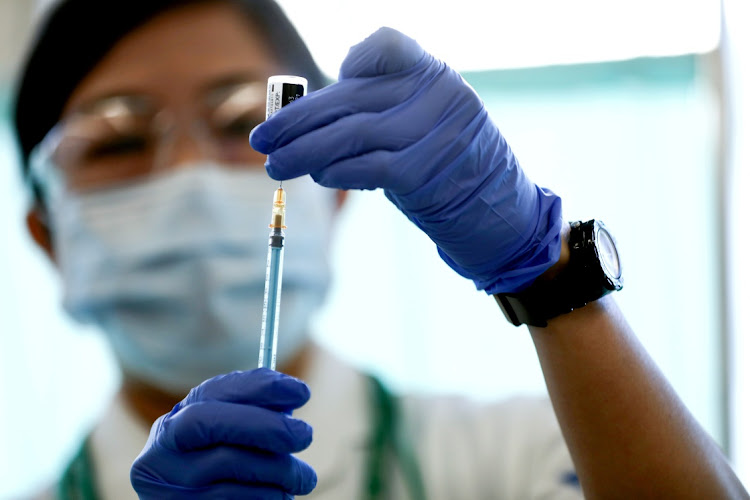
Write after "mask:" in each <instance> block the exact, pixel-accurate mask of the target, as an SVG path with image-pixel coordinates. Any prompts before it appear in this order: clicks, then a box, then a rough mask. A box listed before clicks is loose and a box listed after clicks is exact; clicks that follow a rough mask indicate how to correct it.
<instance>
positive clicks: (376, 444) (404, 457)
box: [57, 377, 427, 500]
mask: <svg viewBox="0 0 750 500" xmlns="http://www.w3.org/2000/svg"><path fill="white" fill-rule="evenodd" d="M368 379H369V382H370V404H371V410H372V414H373V416H374V418H373V421H374V425H373V428H372V436H371V441H370V446H371V449H370V453H369V455H368V457H367V463H366V464H365V467H366V469H365V478H366V480H365V482H364V484H363V495H362V499H363V500H380V499H386V498H390V496H389V493H390V492H389V489H388V488H389V485H390V484H391V483H392V481H389V479H390V478H389V475H390V473H391V472H392V471H393V469H390V465H391V462H390V459H393V458H395V459H396V461H397V463H398V465H399V467H400V470H401V472H402V474H403V476H404V478H405V480H406V486H407V488H408V491H409V495H410V498H411V499H412V500H425V499H426V498H427V497H426V495H425V492H424V485H423V483H422V476H421V474H420V472H419V467H418V465H417V461H416V459H415V457H414V455H413V449H412V447H411V446H409V443H407V442H405V439H404V436H399V435H398V430H399V426H398V422H399V417H400V415H399V411H398V405H397V404H396V400H395V398H394V397H393V396H392V395H391V394H390V393H389V392H388V391H387V390H386V388H385V387H384V386H383V384H382V383H380V381H379V380H378V379H377V378H375V377H368ZM93 472H94V469H93V464H92V462H91V455H90V452H89V439H86V441H84V443H83V445H82V446H81V448H80V449H79V450H78V453H76V455H75V457H74V458H73V460H72V461H71V462H70V464H69V465H68V468H67V469H65V472H64V473H63V476H62V478H61V479H60V482H59V483H58V490H57V491H58V497H59V498H60V499H61V500H98V495H97V491H96V485H95V484H94V483H95V481H94V473H93Z"/></svg>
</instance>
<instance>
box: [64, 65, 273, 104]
mask: <svg viewBox="0 0 750 500" xmlns="http://www.w3.org/2000/svg"><path fill="white" fill-rule="evenodd" d="M270 74H271V73H267V72H262V73H261V72H258V71H241V72H235V73H229V74H226V75H222V76H220V77H218V78H216V79H213V80H211V81H209V82H207V83H204V84H202V85H201V86H200V87H199V90H198V94H199V95H207V94H210V93H211V92H212V91H216V90H219V89H222V88H225V87H232V86H235V85H240V84H243V83H256V82H257V83H261V82H262V83H263V84H264V85H265V83H266V81H267V80H268V77H269V76H270ZM126 96H127V97H131V96H132V97H137V98H144V99H145V100H150V101H152V102H156V99H154V98H153V97H152V96H151V95H150V94H149V93H147V92H144V91H143V90H142V89H139V88H137V87H131V88H129V87H123V88H120V89H116V90H112V91H109V92H106V93H103V94H99V95H97V96H94V97H91V98H89V99H86V100H85V101H83V102H81V103H79V104H78V105H77V106H75V107H74V108H72V109H70V110H69V112H68V113H70V114H75V113H78V112H82V111H86V110H91V109H92V108H94V107H96V106H97V105H98V104H100V103H102V102H103V101H106V100H108V99H113V98H118V97H126ZM68 113H66V114H68Z"/></svg>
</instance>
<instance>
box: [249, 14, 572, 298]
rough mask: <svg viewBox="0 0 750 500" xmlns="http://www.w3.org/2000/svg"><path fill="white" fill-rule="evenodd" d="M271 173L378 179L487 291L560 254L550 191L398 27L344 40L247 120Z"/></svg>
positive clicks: (454, 81) (520, 280)
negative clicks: (333, 66)
mask: <svg viewBox="0 0 750 500" xmlns="http://www.w3.org/2000/svg"><path fill="white" fill-rule="evenodd" d="M250 143H251V145H252V146H253V147H254V148H255V149H257V150H258V151H260V152H261V153H265V154H268V155H269V156H268V161H267V163H266V170H267V171H268V174H269V175H270V176H271V177H273V178H274V179H277V180H284V179H290V178H294V177H298V176H300V175H305V174H310V175H311V176H312V178H313V179H314V180H315V181H316V182H318V183H319V184H322V185H324V186H328V187H335V188H340V189H352V188H355V189H375V188H383V190H384V191H385V194H386V196H387V197H388V199H389V200H391V201H392V202H393V203H394V204H395V205H396V206H397V207H398V208H399V209H400V210H401V211H402V212H403V213H404V214H405V215H406V216H407V217H408V218H409V219H410V220H411V221H412V222H414V224H416V225H417V226H418V227H419V228H420V229H422V230H423V231H424V232H425V233H427V235H428V236H429V237H430V238H431V239H432V240H433V241H434V242H435V243H436V244H437V247H438V251H439V253H440V256H441V257H442V258H443V260H444V261H445V262H446V263H448V265H450V266H451V267H452V268H453V269H454V270H456V271H457V272H458V273H459V274H461V275H462V276H465V277H467V278H471V279H472V280H474V283H475V284H476V286H477V288H479V289H482V290H485V291H487V293H500V292H513V291H518V290H520V289H522V288H524V287H525V286H527V285H529V284H530V283H531V282H532V281H533V280H534V279H535V278H536V277H538V276H539V275H540V274H542V273H543V272H544V271H545V270H546V269H547V268H549V267H550V266H551V265H552V264H554V263H555V262H556V261H557V259H558V257H559V254H560V229H561V227H562V209H561V203H560V198H559V197H557V196H556V195H555V194H554V193H552V192H550V191H548V190H545V189H542V188H540V187H538V186H537V185H536V184H534V183H533V182H531V181H530V180H529V179H528V178H527V177H526V175H525V174H524V172H523V171H522V170H521V167H520V166H519V164H518V161H517V159H516V157H515V156H514V154H513V152H512V151H511V150H510V147H509V146H508V144H507V142H506V141H505V139H504V138H503V136H502V135H501V134H500V132H499V131H498V129H497V127H496V126H495V124H494V123H493V122H492V120H491V119H490V118H489V116H488V114H487V110H486V109H485V108H484V105H483V103H482V101H481V99H480V98H479V97H478V96H477V94H476V93H475V92H474V90H473V89H472V88H471V87H470V86H469V85H468V84H467V83H466V82H465V81H464V80H463V78H462V77H461V75H459V74H458V73H456V72H455V71H453V70H452V69H451V68H449V67H448V66H446V65H445V63H443V62H441V61H439V60H437V59H435V58H434V57H432V56H431V55H430V54H428V53H426V52H425V51H424V50H423V49H422V48H421V47H420V46H419V45H418V44H417V43H416V42H415V41H414V40H412V39H410V38H408V37H406V36H404V35H403V34H401V33H399V32H398V31H395V30H392V29H389V28H381V29H380V30H378V31H377V32H375V33H374V34H373V35H371V36H370V37H368V38H367V39H366V40H365V41H363V42H361V43H360V44H358V45H356V46H354V47H352V49H351V50H350V51H349V54H348V55H347V57H346V59H345V60H344V62H343V64H342V65H341V71H340V75H339V81H338V82H337V83H334V84H332V85H330V86H328V87H326V88H324V89H322V90H319V91H316V92H312V93H310V94H309V95H307V96H305V97H302V98H300V99H298V100H296V101H294V102H292V103H290V104H289V105H287V106H285V107H283V108H282V109H281V110H280V111H278V112H276V113H275V114H274V115H272V116H271V117H270V118H269V119H268V120H267V121H266V122H264V123H262V124H260V125H259V126H258V127H256V128H255V130H254V131H253V133H252V135H251V137H250Z"/></svg>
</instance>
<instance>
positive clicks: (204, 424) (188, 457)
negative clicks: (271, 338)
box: [130, 368, 317, 500]
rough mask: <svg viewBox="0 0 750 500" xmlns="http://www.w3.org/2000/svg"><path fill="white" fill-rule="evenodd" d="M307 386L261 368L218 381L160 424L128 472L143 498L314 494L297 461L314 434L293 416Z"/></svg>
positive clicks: (312, 479)
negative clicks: (297, 456) (293, 454)
mask: <svg viewBox="0 0 750 500" xmlns="http://www.w3.org/2000/svg"><path fill="white" fill-rule="evenodd" d="M309 398H310V391H309V389H308V388H307V386H306V385H305V384H304V383H303V382H301V381H299V380H297V379H295V378H292V377H289V376H287V375H284V374H282V373H279V372H275V371H272V370H268V369H265V368H259V369H257V370H252V371H248V372H234V373H230V374H227V375H221V376H218V377H214V378H212V379H210V380H207V381H206V382H204V383H202V384H201V385H199V386H198V387H196V388H194V389H193V390H191V391H190V394H188V396H187V397H186V398H185V399H184V400H182V401H181V402H180V403H179V404H177V405H176V406H175V407H174V409H173V410H172V411H171V412H170V413H168V414H166V415H163V416H162V417H160V418H159V419H157V420H156V422H154V424H153V426H152V427H151V434H150V436H149V438H148V442H147V443H146V446H145V447H144V449H143V451H142V452H141V454H140V455H139V456H138V458H137V459H136V460H135V462H134V463H133V466H132V468H131V470H130V481H131V483H132V484H133V487H134V488H135V491H136V492H137V493H138V496H139V497H140V498H141V499H160V500H163V499H172V498H174V499H183V498H184V499H188V498H189V499H192V498H197V497H200V498H243V499H259V500H260V499H263V500H270V499H291V498H293V495H306V494H307V493H310V492H311V491H312V490H313V488H315V484H316V483H317V476H316V475H315V471H314V470H313V469H312V468H311V467H310V466H309V465H307V464H306V463H304V462H302V461H301V460H299V459H298V458H296V457H294V456H292V455H291V454H292V453H295V452H298V451H302V450H303V449H305V448H307V446H308V445H309V444H310V442H311V441H312V428H311V427H310V426H309V425H307V424H306V423H305V422H303V421H301V420H297V419H294V418H292V417H291V412H292V410H293V409H295V408H299V407H300V406H302V405H303V404H305V403H306V402H307V400H308V399H309Z"/></svg>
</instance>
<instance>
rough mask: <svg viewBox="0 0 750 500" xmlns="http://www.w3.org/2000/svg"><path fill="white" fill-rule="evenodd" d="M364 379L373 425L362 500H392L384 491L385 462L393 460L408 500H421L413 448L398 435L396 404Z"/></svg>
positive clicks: (377, 385)
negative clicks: (367, 390)
mask: <svg viewBox="0 0 750 500" xmlns="http://www.w3.org/2000/svg"><path fill="white" fill-rule="evenodd" d="M368 378H369V380H370V393H371V396H370V402H371V406H372V408H371V409H372V414H373V415H374V419H373V420H374V425H373V429H372V431H373V432H372V437H371V442H370V446H371V450H370V454H369V457H368V461H367V462H368V463H367V465H366V467H367V468H366V470H365V477H366V478H367V480H366V481H365V484H364V492H363V495H362V499H363V500H379V499H385V498H391V497H392V494H391V492H390V491H389V490H388V487H389V486H390V485H391V484H392V483H393V482H392V481H389V480H388V479H389V474H390V473H392V472H393V469H392V468H389V466H390V465H391V462H390V461H389V460H388V458H389V457H394V458H395V459H396V461H397V464H398V465H399V468H400V470H401V473H402V474H403V476H404V479H405V481H406V487H407V490H408V492H409V498H411V500H425V499H426V498H427V495H426V494H425V490H424V484H423V482H422V475H421V473H420V471H419V465H418V463H417V460H416V457H415V456H414V448H413V447H412V446H411V443H409V442H407V436H406V435H405V434H403V433H402V434H399V430H401V427H400V426H399V421H400V417H401V415H400V413H399V406H398V404H397V401H396V399H395V398H394V397H393V396H392V395H391V394H390V393H389V392H388V390H387V389H386V388H385V386H384V385H383V384H382V383H381V382H380V381H379V380H378V379H377V378H375V377H372V376H370V377H368Z"/></svg>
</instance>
